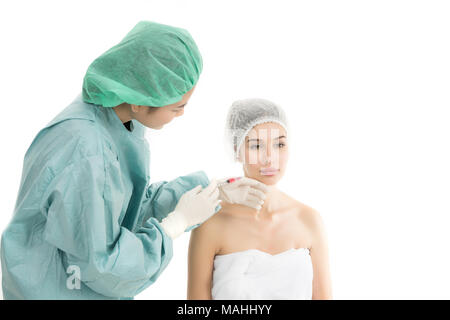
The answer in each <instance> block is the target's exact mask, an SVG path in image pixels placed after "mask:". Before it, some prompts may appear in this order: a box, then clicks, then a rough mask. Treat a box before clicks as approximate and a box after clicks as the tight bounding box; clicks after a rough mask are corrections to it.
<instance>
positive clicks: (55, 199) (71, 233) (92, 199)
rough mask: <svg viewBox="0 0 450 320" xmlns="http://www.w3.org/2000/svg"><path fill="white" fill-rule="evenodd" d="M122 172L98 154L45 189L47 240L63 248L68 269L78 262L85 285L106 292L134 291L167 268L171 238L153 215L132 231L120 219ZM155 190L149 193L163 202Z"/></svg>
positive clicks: (127, 294) (114, 294)
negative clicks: (120, 177) (153, 193)
mask: <svg viewBox="0 0 450 320" xmlns="http://www.w3.org/2000/svg"><path fill="white" fill-rule="evenodd" d="M119 176H120V168H119V167H118V165H117V164H114V163H112V164H107V163H106V162H105V159H104V158H103V157H102V156H100V155H93V156H87V157H85V158H83V159H80V160H77V162H75V163H71V164H69V165H67V166H66V167H65V168H64V169H63V170H62V171H61V172H59V173H57V174H56V175H55V177H54V179H53V180H52V182H51V183H50V184H49V186H48V188H47V191H46V192H45V193H44V201H46V208H45V209H46V210H43V211H44V212H43V214H46V215H47V219H46V225H45V229H44V240H45V241H48V242H49V243H51V244H52V245H54V246H55V247H57V248H58V249H59V250H58V252H59V253H60V256H61V257H60V258H61V259H62V261H63V264H64V267H65V268H66V269H67V268H68V267H69V266H73V267H76V268H79V270H80V278H81V279H80V280H81V283H82V284H83V285H86V286H88V287H89V288H90V289H92V290H94V291H96V292H98V293H100V294H102V295H105V296H110V297H133V296H135V295H136V294H138V293H139V292H141V291H142V290H144V289H145V288H146V287H148V286H149V285H150V284H152V283H153V282H154V281H155V280H156V279H157V277H158V276H159V274H160V273H161V272H162V271H163V270H164V269H165V267H166V266H167V264H168V262H169V260H170V259H171V257H172V240H171V239H170V238H169V237H168V236H166V235H165V233H164V232H163V231H162V229H161V227H160V225H159V222H158V221H157V219H155V218H154V217H151V216H149V217H148V219H146V220H145V221H143V223H141V224H140V225H139V227H138V228H136V230H133V231H130V230H129V229H127V228H125V227H123V226H121V225H120V224H119V221H120V218H121V216H123V214H124V211H125V210H126V208H125V209H124V203H125V202H126V200H125V192H124V190H123V189H124V188H123V185H122V184H121V180H120V179H119ZM169 190H170V189H169V188H167V192H168V193H170V191H169ZM167 192H166V190H165V188H164V189H160V190H159V193H161V195H162V194H166V193H167ZM157 194H158V193H156V194H155V195H154V196H153V197H151V199H153V200H154V201H156V202H155V204H156V203H158V204H161V208H162V207H163V206H164V202H163V201H162V198H160V197H161V195H160V196H157ZM156 199H158V200H156ZM150 202H152V201H150ZM166 204H167V203H166ZM153 208H154V210H156V208H157V207H155V206H153Z"/></svg>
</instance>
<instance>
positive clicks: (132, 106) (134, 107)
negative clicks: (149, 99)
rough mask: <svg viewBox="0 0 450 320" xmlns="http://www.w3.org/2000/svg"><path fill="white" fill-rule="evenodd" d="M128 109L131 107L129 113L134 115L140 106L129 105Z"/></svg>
mask: <svg viewBox="0 0 450 320" xmlns="http://www.w3.org/2000/svg"><path fill="white" fill-rule="evenodd" d="M130 107H131V111H132V112H134V113H138V112H139V110H140V109H141V106H137V105H135V104H130Z"/></svg>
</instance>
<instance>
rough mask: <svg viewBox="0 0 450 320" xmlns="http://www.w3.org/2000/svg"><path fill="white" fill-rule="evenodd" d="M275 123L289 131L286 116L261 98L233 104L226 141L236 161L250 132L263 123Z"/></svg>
mask: <svg viewBox="0 0 450 320" xmlns="http://www.w3.org/2000/svg"><path fill="white" fill-rule="evenodd" d="M265 122H275V123H278V124H280V125H281V126H282V127H283V128H284V129H286V131H288V123H287V119H286V115H285V113H284V111H283V109H281V107H279V106H278V105H276V104H275V103H273V102H271V101H269V100H265V99H259V98H251V99H242V100H237V101H235V102H233V104H232V105H231V107H230V110H229V111H228V115H227V120H226V127H225V139H226V141H227V144H228V145H229V147H230V148H231V152H232V154H233V158H234V160H237V158H238V155H239V149H240V147H241V145H242V143H243V142H244V141H245V137H246V136H247V135H248V133H249V132H250V130H251V129H252V128H253V127H254V126H256V125H258V124H261V123H265Z"/></svg>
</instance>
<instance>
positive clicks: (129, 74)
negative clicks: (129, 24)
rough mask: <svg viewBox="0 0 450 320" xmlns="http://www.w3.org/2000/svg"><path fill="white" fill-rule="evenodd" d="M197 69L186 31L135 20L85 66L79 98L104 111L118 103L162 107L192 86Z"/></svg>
mask: <svg viewBox="0 0 450 320" xmlns="http://www.w3.org/2000/svg"><path fill="white" fill-rule="evenodd" d="M202 68H203V62H202V57H201V55H200V52H199V50H198V48H197V45H196V44H195V42H194V40H193V39H192V37H191V35H190V34H189V32H188V31H187V30H185V29H181V28H176V27H171V26H167V25H163V24H159V23H154V22H149V21H141V22H139V23H138V24H137V25H136V26H135V27H134V28H133V29H132V30H131V31H130V32H129V33H128V34H127V35H126V36H125V38H124V39H123V40H122V41H121V42H120V43H119V44H117V45H116V46H114V47H112V48H111V49H109V50H108V51H106V52H105V53H103V54H102V55H101V56H100V57H98V58H97V59H95V60H94V62H92V63H91V65H90V66H89V68H88V70H87V72H86V75H85V77H84V81H83V100H84V101H85V102H89V103H94V104H98V105H102V106H104V107H115V106H117V105H119V104H122V103H124V102H126V103H129V104H135V105H141V106H153V107H162V106H166V105H169V104H173V103H176V102H178V101H180V100H181V99H182V98H183V95H184V94H186V92H188V91H189V90H191V89H192V88H193V86H194V85H195V84H196V83H197V81H198V78H199V76H200V73H201V72H202Z"/></svg>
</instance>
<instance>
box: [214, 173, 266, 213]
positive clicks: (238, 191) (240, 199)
mask: <svg viewBox="0 0 450 320" xmlns="http://www.w3.org/2000/svg"><path fill="white" fill-rule="evenodd" d="M229 181H231V182H229ZM218 185H219V192H220V193H219V199H220V200H223V201H225V202H228V203H236V204H243V205H245V206H247V207H251V208H254V209H256V210H260V209H261V206H262V204H263V203H264V199H265V198H266V195H265V194H266V193H267V192H268V187H267V186H266V185H265V184H264V183H262V182H259V181H257V180H255V179H251V178H247V177H239V178H234V179H233V178H231V179H221V180H219V181H218Z"/></svg>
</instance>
